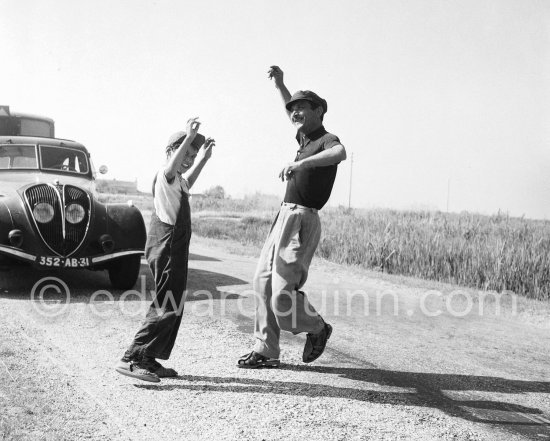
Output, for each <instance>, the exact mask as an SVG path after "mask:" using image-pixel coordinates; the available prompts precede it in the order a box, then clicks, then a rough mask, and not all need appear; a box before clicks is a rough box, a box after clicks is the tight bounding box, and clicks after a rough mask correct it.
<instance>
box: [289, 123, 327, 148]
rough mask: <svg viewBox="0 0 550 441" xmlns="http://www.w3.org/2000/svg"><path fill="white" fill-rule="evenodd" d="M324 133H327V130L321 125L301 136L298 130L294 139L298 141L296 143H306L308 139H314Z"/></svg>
mask: <svg viewBox="0 0 550 441" xmlns="http://www.w3.org/2000/svg"><path fill="white" fill-rule="evenodd" d="M325 133H327V131H326V130H325V127H324V126H323V125H321V126H320V127H319V128H317V129H315V130H314V131H313V132H309V133H308V134H307V135H303V136H302V135H301V133H300V132H298V133H296V141H298V144H300V145H306V144H307V143H308V142H310V141H316V140H317V139H319V138H320V137H321V136H323V135H324V134H325ZM302 140H303V143H302Z"/></svg>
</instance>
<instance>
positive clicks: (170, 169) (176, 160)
mask: <svg viewBox="0 0 550 441" xmlns="http://www.w3.org/2000/svg"><path fill="white" fill-rule="evenodd" d="M197 119H198V118H190V119H189V120H188V121H187V126H186V129H185V130H186V132H187V135H186V137H185V139H184V140H183V142H182V143H181V144H180V146H179V148H178V149H177V150H176V151H175V152H174V153H172V156H170V159H169V160H168V163H167V164H166V167H165V168H164V175H165V176H166V179H168V180H169V181H171V180H172V179H174V177H175V176H176V173H177V172H178V169H179V168H180V166H181V163H182V161H183V159H184V157H185V154H186V153H187V152H188V150H189V149H190V148H192V147H191V143H192V142H193V140H194V139H195V136H197V132H198V131H199V126H200V125H201V123H200V122H198V121H197Z"/></svg>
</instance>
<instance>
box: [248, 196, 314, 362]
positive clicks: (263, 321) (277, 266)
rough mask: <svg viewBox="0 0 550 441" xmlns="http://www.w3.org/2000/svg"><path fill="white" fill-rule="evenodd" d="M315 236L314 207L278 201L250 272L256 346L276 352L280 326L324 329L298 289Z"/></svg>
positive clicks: (271, 353)
mask: <svg viewBox="0 0 550 441" xmlns="http://www.w3.org/2000/svg"><path fill="white" fill-rule="evenodd" d="M320 237H321V222H320V220H319V215H318V214H317V210H314V209H311V208H306V207H302V206H300V205H296V204H288V203H284V204H283V205H282V206H281V209H280V211H279V213H278V214H277V217H276V219H275V221H274V223H273V226H272V227H271V231H270V233H269V236H268V238H267V240H266V242H265V244H264V247H263V249H262V253H261V255H260V259H259V261H258V266H257V268H256V273H255V275H254V291H255V293H256V316H255V323H254V336H255V338H256V344H255V346H254V351H255V352H258V353H259V354H261V355H264V356H266V357H270V358H278V357H279V354H280V347H279V337H280V331H281V329H282V330H284V331H289V332H292V333H293V334H299V333H301V332H309V333H318V332H320V331H322V330H323V327H324V321H323V319H322V318H321V316H320V315H319V314H318V313H317V311H315V309H314V308H313V306H311V304H310V303H309V301H308V299H307V297H306V295H305V293H304V292H302V291H300V288H302V286H304V284H305V283H306V280H307V276H308V270H309V265H310V263H311V260H312V258H313V254H314V253H315V249H316V248H317V245H318V243H319V239H320Z"/></svg>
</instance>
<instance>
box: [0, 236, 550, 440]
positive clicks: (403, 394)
mask: <svg viewBox="0 0 550 441" xmlns="http://www.w3.org/2000/svg"><path fill="white" fill-rule="evenodd" d="M232 246H233V247H235V248H239V247H238V246H237V245H232ZM191 251H192V256H191V262H190V268H191V270H190V283H189V291H190V294H189V296H188V302H187V303H186V311H185V313H184V319H183V323H182V327H181V329H180V334H179V339H178V341H177V343H176V347H175V350H174V353H173V357H172V359H171V360H170V362H169V363H167V364H166V365H168V366H173V367H175V368H177V370H178V371H179V372H180V377H179V378H177V379H171V380H163V381H162V382H161V383H159V384H158V385H157V384H148V383H142V382H138V381H132V380H131V379H128V378H127V377H122V376H120V375H118V374H117V373H115V371H114V370H113V368H112V367H113V365H114V364H115V362H116V361H117V359H118V358H119V357H120V356H121V354H122V352H123V351H124V349H125V347H126V345H127V344H128V343H129V341H130V339H131V338H132V336H133V334H134V332H135V331H136V329H137V326H138V325H139V324H140V322H141V320H142V317H143V312H144V311H145V309H146V307H147V306H148V299H150V295H149V294H148V293H149V290H151V289H153V286H152V283H151V279H150V276H149V273H148V270H147V268H146V266H145V264H144V265H143V267H142V275H143V279H142V283H139V284H138V285H136V287H135V290H134V291H135V292H121V291H116V292H109V289H110V288H109V284H108V281H107V277H106V275H105V274H100V273H69V274H67V273H52V274H43V273H41V274H35V273H33V272H31V271H28V270H17V271H9V272H2V273H0V278H1V280H2V284H1V289H0V439H33V440H34V439H37V440H38V439H46V440H47V439H52V440H54V439H55V440H58V439H71V440H73V439H94V440H95V439H100V440H111V439H113V440H118V439H121V440H122V439H126V440H134V439H136V440H137V439H159V440H172V439H174V440H175V439H178V440H179V439H186V440H194V439H214V440H237V439H238V440H261V439H266V440H278V439H287V440H303V439H311V440H369V439H372V440H378V439H382V440H386V439H387V440H394V439H404V440H405V439H419V440H420V439H421V440H439V439H448V440H515V439H529V438H530V439H537V440H544V439H550V367H549V365H550V362H549V358H548V354H549V353H550V325H549V323H550V321H549V320H548V319H549V318H550V308H549V307H548V306H547V305H546V306H541V305H540V304H536V303H530V302H527V301H524V300H519V301H518V302H514V298H513V297H512V296H509V295H508V296H507V295H505V296H502V297H500V298H499V297H495V296H493V295H490V296H488V297H486V298H485V299H481V300H480V297H479V293H477V292H475V291H472V290H459V289H458V288H456V287H452V286H447V285H442V284H434V283H429V282H423V281H417V280H412V279H405V278H399V277H390V276H384V275H380V274H376V273H372V272H367V271H359V270H353V269H348V268H344V267H340V266H337V265H333V264H329V263H326V262H319V261H317V262H316V263H315V264H314V265H313V267H312V271H311V273H310V277H309V280H308V283H307V284H306V287H305V290H306V291H307V292H308V295H309V296H310V298H311V300H312V303H313V304H314V305H316V306H317V307H319V309H321V312H322V313H323V315H324V317H325V319H326V320H327V322H329V323H331V324H332V325H333V326H334V333H333V336H332V338H331V340H330V342H329V346H328V349H327V351H326V353H325V354H324V355H323V357H322V358H321V359H319V360H318V361H317V362H315V363H313V364H312V365H305V364H303V363H302V362H301V352H302V348H303V344H304V337H303V336H292V335H289V334H284V335H283V339H282V347H283V353H282V355H281V359H282V362H283V365H282V366H281V368H280V369H277V370H241V369H238V368H236V366H235V363H236V359H237V358H238V356H240V355H242V354H244V353H246V352H247V351H249V350H250V349H251V346H252V344H253V338H252V335H251V331H252V325H253V321H252V313H253V308H254V301H253V298H252V297H249V296H248V293H247V291H249V290H250V289H251V286H250V279H251V276H252V274H253V271H254V265H255V258H254V257H249V256H247V255H243V254H240V253H242V251H243V250H242V249H239V253H233V252H231V251H232V249H231V246H230V245H228V244H227V243H222V242H215V241H210V240H209V241H206V240H204V239H200V238H194V241H193V245H192V249H191ZM45 276H49V277H57V278H59V279H62V280H63V281H64V282H65V283H66V284H67V287H68V289H69V291H70V300H69V302H62V301H60V300H61V299H64V298H65V297H64V295H62V294H56V293H55V292H54V291H53V290H52V289H50V290H49V291H46V294H45V299H46V301H44V302H40V301H37V300H36V298H35V300H34V301H31V300H30V298H29V297H30V296H29V293H30V292H31V290H32V289H33V287H34V286H35V284H36V283H37V282H38V281H39V279H40V278H41V277H45ZM100 290H103V291H100ZM37 292H38V290H35V294H36V293H37ZM481 309H482V310H481Z"/></svg>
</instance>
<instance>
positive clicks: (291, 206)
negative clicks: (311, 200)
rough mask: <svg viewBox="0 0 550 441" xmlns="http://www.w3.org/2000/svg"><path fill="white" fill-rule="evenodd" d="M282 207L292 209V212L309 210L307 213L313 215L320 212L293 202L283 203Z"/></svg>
mask: <svg viewBox="0 0 550 441" xmlns="http://www.w3.org/2000/svg"><path fill="white" fill-rule="evenodd" d="M281 207H287V208H290V209H291V210H307V211H311V212H312V213H317V212H318V211H319V210H317V208H310V207H306V206H304V205H300V204H293V203H291V202H282V203H281Z"/></svg>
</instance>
